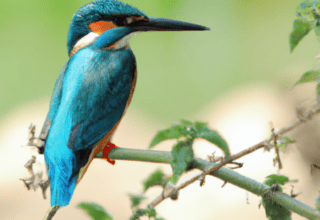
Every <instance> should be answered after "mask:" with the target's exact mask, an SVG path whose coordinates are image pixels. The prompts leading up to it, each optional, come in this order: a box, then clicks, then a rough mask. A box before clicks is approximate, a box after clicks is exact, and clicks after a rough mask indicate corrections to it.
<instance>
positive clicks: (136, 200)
mask: <svg viewBox="0 0 320 220" xmlns="http://www.w3.org/2000/svg"><path fill="white" fill-rule="evenodd" d="M128 196H129V198H130V201H131V209H137V208H138V206H139V205H140V203H141V201H142V200H144V199H146V197H145V196H144V195H140V194H139V195H138V194H132V193H128Z"/></svg>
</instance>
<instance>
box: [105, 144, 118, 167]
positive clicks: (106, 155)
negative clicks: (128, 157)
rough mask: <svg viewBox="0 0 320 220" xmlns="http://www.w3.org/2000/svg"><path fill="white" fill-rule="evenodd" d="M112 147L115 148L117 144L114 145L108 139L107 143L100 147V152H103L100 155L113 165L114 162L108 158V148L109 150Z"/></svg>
mask: <svg viewBox="0 0 320 220" xmlns="http://www.w3.org/2000/svg"><path fill="white" fill-rule="evenodd" d="M112 148H117V146H116V145H114V144H111V143H110V141H109V142H108V143H107V145H106V146H105V147H104V148H103V149H102V154H103V155H102V157H101V158H105V159H107V161H108V162H109V163H111V164H112V165H114V164H115V161H114V160H110V159H109V152H110V150H111V149H112Z"/></svg>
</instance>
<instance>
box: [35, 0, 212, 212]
mask: <svg viewBox="0 0 320 220" xmlns="http://www.w3.org/2000/svg"><path fill="white" fill-rule="evenodd" d="M200 30H209V28H207V27H204V26H201V25H196V24H192V23H187V22H182V21H177V20H171V19H166V18H157V17H148V16H147V15H146V14H144V13H143V12H142V11H140V10H138V9H137V8H135V7H133V6H131V5H128V4H126V3H122V2H120V1H117V0H96V1H93V2H90V3H88V4H86V5H84V6H82V7H81V8H80V9H79V10H78V11H77V12H76V14H75V15H74V16H73V18H72V21H71V24H70V28H69V32H68V40H67V49H68V54H69V60H68V62H67V63H66V64H65V66H64V67H63V68H62V70H61V72H60V74H59V75H58V78H57V80H56V83H55V86H54V90H53V94H52V97H51V101H50V109H49V113H48V115H47V118H46V120H45V122H44V125H43V128H42V131H41V133H40V135H39V140H40V141H41V143H40V144H39V148H40V149H41V151H42V152H44V156H45V161H46V164H47V169H48V176H49V179H50V191H51V206H52V207H54V206H57V207H61V206H67V205H68V204H69V202H70V200H71V197H72V195H73V192H74V189H75V186H76V185H77V184H78V183H79V182H80V180H81V179H82V177H83V175H84V174H85V172H86V170H87V168H88V166H89V165H90V163H91V162H92V160H93V159H94V158H95V156H96V155H97V154H98V153H99V152H101V151H102V152H103V158H105V159H107V160H108V161H109V162H110V163H112V164H113V163H114V161H110V160H109V158H108V152H109V151H110V149H112V148H113V147H116V146H115V145H114V144H111V143H110V141H111V138H112V135H113V133H114V131H115V130H116V128H117V126H118V124H119V122H120V121H121V119H122V117H123V115H124V114H125V112H126V110H127V108H128V106H129V104H130V101H131V99H132V95H133V92H134V89H135V85H136V80H137V67H136V61H135V56H134V54H133V52H132V51H131V49H130V46H129V39H130V37H132V36H133V35H135V34H137V33H140V32H147V31H200Z"/></svg>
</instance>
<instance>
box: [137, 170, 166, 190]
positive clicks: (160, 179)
mask: <svg viewBox="0 0 320 220" xmlns="http://www.w3.org/2000/svg"><path fill="white" fill-rule="evenodd" d="M168 181H169V177H168V176H166V175H165V174H164V173H163V172H162V170H160V169H157V170H155V171H154V172H153V173H151V174H150V175H149V177H148V178H147V179H146V180H145V181H143V191H144V192H145V191H147V189H149V188H150V187H152V186H162V188H164V187H165V186H166V185H167V183H168Z"/></svg>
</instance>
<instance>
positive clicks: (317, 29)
mask: <svg viewBox="0 0 320 220" xmlns="http://www.w3.org/2000/svg"><path fill="white" fill-rule="evenodd" d="M314 33H315V34H316V37H317V40H318V41H320V26H319V25H316V26H315V27H314Z"/></svg>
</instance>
